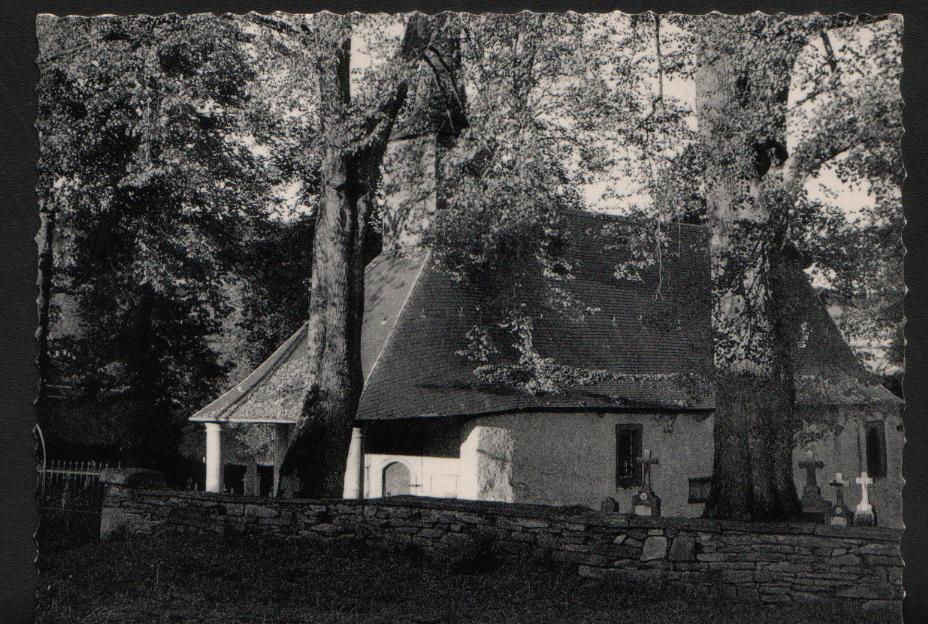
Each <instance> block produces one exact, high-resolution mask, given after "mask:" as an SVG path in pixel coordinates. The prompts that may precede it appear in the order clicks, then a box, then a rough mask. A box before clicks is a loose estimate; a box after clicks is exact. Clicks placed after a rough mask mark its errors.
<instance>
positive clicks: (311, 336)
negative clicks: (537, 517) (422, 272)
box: [281, 15, 437, 498]
mask: <svg viewBox="0 0 928 624" xmlns="http://www.w3.org/2000/svg"><path fill="white" fill-rule="evenodd" d="M324 19H326V20H328V21H331V22H332V23H331V24H321V25H320V27H321V28H327V29H329V34H328V35H327V36H328V37H332V33H333V32H335V33H340V36H336V37H334V41H335V42H336V43H335V45H333V46H332V50H331V51H324V52H323V53H322V54H320V63H319V68H318V69H319V89H320V114H321V119H322V128H323V143H324V145H323V156H322V168H321V169H322V181H323V191H322V202H321V205H320V208H319V213H318V216H317V223H316V233H315V240H314V244H313V273H312V282H311V287H310V288H311V292H310V307H309V322H308V335H307V342H308V350H307V360H308V361H307V372H306V391H305V395H304V401H303V411H302V418H301V420H300V422H298V423H297V424H296V426H295V427H294V430H293V433H292V435H291V438H290V442H289V445H288V449H287V452H286V455H285V458H284V461H283V463H282V466H281V469H282V471H283V472H284V473H285V474H293V473H296V474H297V476H298V477H299V479H300V489H301V492H302V493H303V494H305V495H308V496H313V497H324V498H338V497H341V495H342V493H343V481H344V472H345V459H346V457H347V454H348V447H349V445H350V442H351V429H352V426H353V424H354V414H355V411H356V409H357V404H358V399H359V398H360V394H361V390H362V384H363V378H362V371H361V327H362V320H363V316H364V267H365V264H366V260H367V259H369V258H368V256H369V254H368V253H367V251H369V250H366V249H365V240H366V239H369V237H368V236H367V234H368V228H369V221H370V215H371V212H372V210H373V206H374V194H375V192H376V189H377V185H378V183H379V178H380V166H381V162H382V160H383V156H384V153H385V151H386V147H387V142H388V140H389V139H390V136H391V133H392V131H393V127H394V124H395V123H396V120H397V116H398V115H399V112H400V110H401V108H402V107H403V104H404V102H405V101H406V94H407V89H408V83H409V81H410V77H409V75H407V76H406V77H404V78H401V79H400V81H399V83H398V84H397V85H396V86H395V89H394V90H393V92H392V93H389V94H387V95H386V96H385V98H384V99H383V101H382V102H381V104H380V106H379V108H378V109H377V110H376V111H373V112H372V113H371V115H370V116H369V117H367V118H365V119H358V118H357V115H358V113H357V112H356V111H353V110H352V108H351V104H352V102H351V93H350V76H349V71H350V64H351V30H350V26H349V22H348V18H345V17H343V16H335V15H333V16H327V17H326V18H324ZM429 33H430V19H429V18H426V17H424V16H414V17H413V18H411V19H410V21H409V24H408V25H407V34H406V37H404V41H403V46H402V50H401V52H400V54H399V55H398V57H397V59H396V62H398V63H402V64H404V65H405V66H406V68H405V70H404V71H402V72H400V73H401V75H402V74H404V73H405V74H410V73H411V71H412V69H413V68H415V66H416V65H417V64H418V61H419V60H421V59H423V58H425V57H428V56H429V55H435V54H437V53H436V52H435V50H433V49H432V47H431V46H430V42H431V35H430V34H429ZM426 101H428V100H427V99H426ZM414 113H415V111H414Z"/></svg>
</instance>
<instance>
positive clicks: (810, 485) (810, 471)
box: [799, 451, 825, 490]
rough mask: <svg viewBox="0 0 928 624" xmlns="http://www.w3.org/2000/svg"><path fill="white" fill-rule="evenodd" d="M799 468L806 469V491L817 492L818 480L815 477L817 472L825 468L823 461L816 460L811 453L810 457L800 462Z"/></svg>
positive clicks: (810, 452)
mask: <svg viewBox="0 0 928 624" xmlns="http://www.w3.org/2000/svg"><path fill="white" fill-rule="evenodd" d="M799 467H800V468H804V469H805V471H806V489H807V490H817V489H818V479H817V478H816V476H815V471H816V470H818V469H819V468H824V467H825V464H824V463H823V462H822V461H821V460H818V459H815V456H814V455H812V451H809V454H808V457H807V458H806V459H804V460H802V461H801V462H799Z"/></svg>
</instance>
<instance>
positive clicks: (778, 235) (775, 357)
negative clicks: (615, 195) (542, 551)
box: [696, 16, 799, 519]
mask: <svg viewBox="0 0 928 624" xmlns="http://www.w3.org/2000/svg"><path fill="white" fill-rule="evenodd" d="M723 19H724V18H723ZM735 19H738V18H735ZM720 21H721V20H719V18H718V16H713V20H712V23H713V24H718V23H719V22H720ZM742 23H743V22H742ZM730 28H731V23H727V24H726V25H724V26H722V27H721V28H714V27H712V26H710V27H709V28H708V30H709V32H708V33H707V37H706V41H707V43H706V44H705V47H704V49H703V51H702V58H701V59H700V69H699V72H698V73H697V76H696V85H697V87H696V89H697V116H698V123H699V127H700V132H701V136H702V140H703V141H704V143H705V148H706V153H707V164H706V168H705V183H706V196H707V204H708V211H709V218H710V222H711V225H712V243H711V254H712V283H713V333H714V345H715V369H716V412H715V466H714V470H713V484H712V494H711V496H710V500H709V502H708V504H707V505H706V514H707V515H709V516H713V517H725V518H742V519H747V518H754V519H761V518H763V519H773V518H788V517H791V516H794V515H796V514H797V513H798V511H799V502H798V498H797V496H796V490H795V486H794V484H793V467H792V450H793V438H794V433H795V431H796V429H797V418H796V412H795V409H794V404H795V387H794V377H793V364H792V358H791V346H790V345H791V341H792V339H793V330H792V329H791V324H790V320H789V316H790V315H789V314H788V310H787V308H788V306H789V304H788V300H789V293H787V292H786V290H785V289H784V288H783V287H782V286H781V284H782V278H783V276H784V273H783V271H784V270H786V269H787V268H788V267H787V263H788V262H789V260H788V259H787V258H786V256H785V254H784V249H785V247H786V235H787V228H788V222H789V211H790V208H791V206H792V203H791V201H792V200H791V197H792V195H791V194H790V193H789V192H786V188H787V182H786V180H785V177H786V176H785V171H786V169H785V167H784V165H785V161H786V158H787V155H786V103H787V95H788V89H789V73H790V70H791V67H792V62H791V60H792V55H793V54H794V52H793V48H792V47H790V46H784V49H783V50H779V49H776V48H775V46H776V45H777V42H776V39H775V38H774V39H773V41H772V45H767V46H766V47H758V46H757V43H758V42H757V41H756V40H752V37H751V34H750V31H749V30H747V29H745V30H744V31H743V32H738V28H737V27H736V28H732V29H730ZM752 46H753V47H752Z"/></svg>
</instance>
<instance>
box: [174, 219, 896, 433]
mask: <svg viewBox="0 0 928 624" xmlns="http://www.w3.org/2000/svg"><path fill="white" fill-rule="evenodd" d="M566 219H567V220H568V221H569V223H568V227H567V228H565V230H566V231H568V232H570V238H569V239H567V240H566V246H565V248H564V251H563V254H562V256H561V257H563V258H564V259H566V261H567V264H568V265H569V271H568V273H569V275H570V277H569V278H567V279H562V280H557V279H550V278H548V279H545V278H542V277H541V268H540V267H539V266H537V265H534V264H533V263H535V262H537V261H536V260H534V259H529V260H527V261H525V262H527V263H528V265H531V266H526V264H525V263H519V264H518V265H517V263H515V261H512V264H511V265H510V266H497V267H494V272H495V273H496V274H497V275H503V276H511V277H512V283H511V284H510V286H511V288H512V292H514V293H515V296H514V297H513V298H512V299H511V301H512V302H516V303H517V305H518V306H521V309H522V310H524V312H525V316H527V317H529V318H531V319H532V323H533V327H532V332H531V333H532V347H533V349H534V351H535V352H536V353H537V354H538V355H539V356H541V357H544V358H551V361H552V362H553V363H554V364H557V365H563V366H569V367H574V368H575V369H586V370H602V371H606V372H608V373H609V376H608V377H607V378H606V379H605V380H603V381H600V382H598V383H594V384H591V385H581V386H576V387H572V388H567V389H563V390H561V391H559V392H557V393H539V394H532V393H530V392H528V391H526V390H524V389H523V388H521V387H519V386H517V385H502V384H500V383H491V382H487V381H482V380H481V378H480V377H478V376H477V375H476V374H475V369H476V368H477V367H478V366H480V365H481V364H484V363H481V362H476V363H475V362H473V361H471V360H469V359H468V358H467V357H465V356H464V355H462V352H463V351H465V350H466V349H467V347H468V337H467V336H468V332H469V331H470V330H471V329H472V328H474V327H476V326H479V327H482V328H484V329H485V330H487V332H488V335H489V337H490V339H491V340H492V341H493V343H494V344H495V345H496V347H497V352H496V353H494V354H490V356H489V360H488V361H487V362H486V363H485V364H488V365H497V366H507V365H508V366H512V365H518V364H519V354H518V352H517V351H516V350H515V349H514V348H513V342H514V341H513V338H512V336H511V335H510V334H509V332H508V330H506V329H504V328H501V327H499V325H498V323H497V321H498V320H499V319H498V318H496V317H494V316H493V314H492V312H491V310H492V306H491V305H489V302H490V301H491V299H492V297H491V295H490V293H489V292H488V288H484V287H479V286H474V285H469V284H467V283H464V282H459V281H455V280H454V279H452V278H451V276H450V275H449V274H448V273H447V272H445V271H443V270H442V269H441V268H440V267H439V266H437V264H436V263H435V262H433V261H432V260H431V259H430V258H429V256H426V255H420V256H417V257H409V256H399V255H395V254H391V255H385V256H381V257H379V258H377V259H376V260H374V262H372V263H371V265H370V266H369V267H368V269H367V272H366V276H367V277H366V297H365V300H366V304H365V317H364V330H363V335H362V368H363V372H364V375H365V380H366V381H365V387H364V391H363V393H362V396H361V400H360V404H359V407H358V413H357V418H358V419H359V420H387V419H401V418H423V417H434V416H465V415H474V414H481V413H492V412H503V411H526V410H538V409H555V410H558V409H562V410H564V409H566V410H576V409H606V410H608V409H630V408H651V409H668V410H705V409H711V408H713V407H714V396H713V393H712V391H711V389H710V388H709V387H708V385H706V384H703V383H699V382H698V379H699V373H700V372H701V371H703V372H707V370H708V368H709V366H710V365H711V357H712V356H711V353H712V351H711V349H712V345H711V335H712V330H711V318H710V309H711V302H710V296H711V295H710V293H711V288H710V265H709V247H708V245H709V236H708V230H707V229H706V228H703V227H699V226H692V225H676V224H674V225H670V226H665V231H664V232H663V233H662V237H663V239H664V240H665V241H666V242H665V244H664V245H663V246H662V247H661V254H660V256H659V258H658V256H657V255H656V254H655V253H650V254H649V257H650V260H648V261H645V262H643V263H642V264H640V265H639V266H638V270H637V271H631V272H629V271H625V273H624V274H620V275H617V274H616V271H617V268H618V267H621V266H625V267H627V266H629V260H639V259H640V258H638V257H631V256H630V252H629V249H630V248H632V247H633V245H629V241H630V240H632V239H636V240H639V245H640V241H641V240H645V241H647V240H648V239H647V238H644V239H641V238H640V236H641V234H642V230H641V229H640V226H638V225H635V224H633V223H631V222H629V221H626V220H622V219H617V218H613V217H605V216H602V215H596V214H592V213H580V212H572V213H569V214H567V215H566ZM651 240H652V243H651V245H653V239H651ZM645 244H647V243H646V242H645ZM523 269H528V270H523ZM793 280H795V291H796V292H797V293H799V297H798V300H799V301H800V305H798V306H797V307H796V313H797V314H798V315H799V319H800V325H801V326H802V327H803V328H804V331H803V339H802V340H801V345H800V348H799V349H798V350H797V352H796V353H795V354H794V355H795V358H796V365H797V369H798V373H797V391H798V397H797V399H798V402H799V403H800V404H803V405H807V406H815V405H840V404H866V403H875V402H889V403H892V402H899V400H898V399H896V398H895V397H894V396H893V395H892V394H891V393H889V391H887V390H886V389H885V388H883V387H882V386H881V385H879V383H878V380H877V379H876V378H875V376H873V375H872V374H869V373H868V372H867V371H866V370H865V369H864V367H863V366H862V365H861V364H860V362H859V361H858V359H857V358H856V357H855V356H854V354H853V352H852V351H851V350H850V347H848V346H847V344H846V343H845V341H844V340H843V338H842V337H841V335H840V332H839V331H838V329H837V327H836V326H835V325H834V323H833V321H832V320H831V317H830V316H829V315H828V313H827V311H826V310H825V308H824V306H823V305H822V303H821V302H820V301H819V299H818V296H817V295H816V293H815V291H814V290H813V289H812V287H811V285H810V284H809V282H808V279H807V278H806V276H805V274H804V273H803V272H802V270H801V269H800V268H799V267H796V269H795V271H794V274H793ZM498 287H499V284H498V283H497V285H496V288H498ZM552 288H560V289H561V296H555V295H554V294H553V291H552ZM565 298H569V299H571V300H572V301H573V302H574V303H573V305H572V306H570V308H569V309H568V310H565V309H564V308H563V307H561V306H560V305H559V304H558V301H563V300H564V299H565ZM578 311H582V312H583V313H582V314H579V315H578V314H576V313H577V312H578ZM304 343H305V326H304V327H302V328H300V330H299V331H297V333H296V334H294V336H292V337H291V338H290V339H289V340H288V341H287V342H286V343H284V345H282V346H281V348H280V349H278V351H277V352H275V353H274V355H272V356H271V357H270V358H269V359H268V360H267V361H266V362H264V363H263V364H262V365H261V366H260V367H259V368H258V369H256V370H255V371H254V372H253V373H252V374H251V375H249V376H248V377H247V378H246V379H245V380H244V381H243V382H241V383H240V384H239V385H237V386H236V387H235V388H233V389H232V390H230V391H229V392H227V393H226V394H225V395H223V396H222V397H220V398H219V399H217V400H216V401H214V402H213V403H211V404H210V405H208V406H207V407H206V408H204V409H203V410H201V411H200V412H198V413H197V414H196V415H195V416H193V417H192V418H191V420H198V421H206V420H229V421H240V422H260V421H265V422H292V421H293V420H295V419H296V418H297V416H298V414H299V410H300V400H299V399H300V393H301V390H302V382H301V381H300V380H301V379H302V377H301V375H302V371H305V345H304Z"/></svg>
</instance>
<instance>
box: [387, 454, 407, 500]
mask: <svg viewBox="0 0 928 624" xmlns="http://www.w3.org/2000/svg"><path fill="white" fill-rule="evenodd" d="M409 485H410V479H409V468H407V467H406V464H403V463H401V462H393V463H392V464H388V465H387V467H386V468H384V469H383V495H384V496H400V495H402V494H410V493H411V492H410V487H409Z"/></svg>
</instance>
